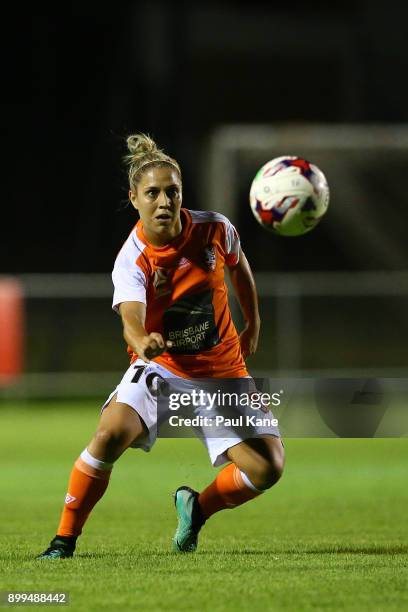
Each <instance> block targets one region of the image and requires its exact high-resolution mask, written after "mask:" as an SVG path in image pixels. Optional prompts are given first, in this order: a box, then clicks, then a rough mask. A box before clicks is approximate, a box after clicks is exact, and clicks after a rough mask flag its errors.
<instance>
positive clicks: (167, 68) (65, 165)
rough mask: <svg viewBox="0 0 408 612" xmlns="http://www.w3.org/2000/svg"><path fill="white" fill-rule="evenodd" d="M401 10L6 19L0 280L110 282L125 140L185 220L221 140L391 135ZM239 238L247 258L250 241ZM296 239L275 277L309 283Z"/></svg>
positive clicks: (262, 6)
mask: <svg viewBox="0 0 408 612" xmlns="http://www.w3.org/2000/svg"><path fill="white" fill-rule="evenodd" d="M403 5H404V3H397V2H372V1H371V2H370V1H356V2H352V3H338V4H337V3H327V2H316V1H314V2H302V1H292V2H289V3H280V2H259V1H257V0H254V1H252V2H251V3H240V2H217V3H212V2H203V3H197V2H191V3H181V2H180V3H177V2H175V3H174V2H166V1H162V2H160V1H152V2H117V3H115V4H112V3H108V4H102V3H96V2H88V3H83V2H71V3H64V5H63V9H62V8H61V10H60V12H59V14H51V13H49V14H45V13H38V14H27V13H26V12H25V9H24V7H20V6H19V7H16V9H15V11H19V13H18V14H15V15H14V21H13V24H12V25H10V27H9V25H8V24H7V23H4V22H3V34H4V37H3V40H4V41H6V42H5V44H4V49H3V54H2V56H3V57H2V75H3V76H2V82H3V88H2V89H3V93H2V101H1V106H2V124H3V130H4V131H3V133H4V140H3V172H4V176H3V190H2V195H3V198H2V200H3V203H2V209H3V213H2V219H3V222H2V224H1V225H2V229H1V268H0V272H3V273H25V272H110V270H111V268H112V264H113V259H114V257H115V254H116V252H117V251H118V249H119V248H120V246H121V244H122V242H123V240H124V239H125V237H126V236H127V233H128V231H129V229H130V228H131V226H132V224H133V223H134V220H135V216H134V213H133V211H131V210H130V209H129V208H126V202H127V179H126V174H125V171H124V169H123V165H122V164H121V157H122V156H123V154H124V153H125V146H124V138H125V137H126V135H127V134H129V133H132V132H135V131H144V132H148V133H150V134H151V135H152V136H153V137H154V138H155V139H156V140H157V142H158V143H159V144H160V145H161V146H163V147H164V148H165V150H166V151H167V152H168V153H169V154H170V155H172V156H174V157H176V158H177V159H178V160H179V162H180V164H181V166H182V169H183V180H184V204H185V205H186V206H187V207H188V208H196V207H198V206H199V201H200V197H199V196H200V194H199V189H200V181H199V169H200V165H201V164H202V152H203V150H204V147H205V144H206V142H207V139H208V137H209V135H210V134H211V131H212V130H213V129H214V128H215V127H216V126H218V125H220V124H223V123H239V122H247V123H256V122H259V123H272V124H281V123H285V122H290V123H296V122H299V123H302V122H308V123H310V122H312V123H314V122H315V123H318V122H323V123H331V122H335V123H367V125H369V124H370V123H396V124H398V123H402V122H405V121H406V120H407V108H408V106H407V104H408V96H407V86H406V82H407V74H408V61H407V59H408V53H407V49H408V45H407V41H406V37H407V34H406V32H407V23H408V20H407V9H406V6H403ZM265 161H266V160H265ZM255 171H256V168H254V173H255ZM248 190H249V185H248ZM402 197H403V198H405V193H403V194H402ZM208 208H211V206H208ZM221 212H222V211H221ZM407 217H408V216H407ZM407 217H406V218H405V222H406V221H407ZM238 229H239V231H240V233H241V237H242V240H243V243H244V244H247V245H250V244H251V241H252V234H251V231H252V226H250V225H249V226H248V224H243V225H242V227H239V228H238ZM313 235H314V238H313V240H314V243H313V244H314V252H315V253H316V258H315V260H314V261H312V264H313V267H314V268H319V267H320V268H321V269H324V268H325V267H326V266H327V268H329V269H342V268H353V262H346V264H345V262H344V259H342V258H340V257H339V258H336V252H335V249H333V250H332V251H331V252H330V256H329V257H327V258H323V257H321V256H320V254H321V253H323V252H327V251H328V250H329V249H330V244H329V243H328V242H327V236H325V234H324V233H323V232H320V231H319V229H316V230H315V232H313ZM306 239H307V238H306V237H304V238H301V239H299V240H296V241H294V242H293V241H291V243H290V252H291V255H292V256H291V257H289V258H282V259H281V264H280V266H279V268H280V269H281V270H282V271H285V270H295V269H296V268H302V267H303V268H305V267H306V268H307V265H308V264H307V265H305V263H304V258H302V257H298V255H300V254H301V253H302V249H304V242H303V241H304V240H306ZM275 240H276V239H275ZM272 244H274V245H277V244H278V243H277V242H275V243H272V242H271V245H272ZM249 248H250V247H249ZM271 248H272V247H271ZM276 248H285V249H288V248H289V247H288V246H287V243H286V244H285V246H284V247H281V246H279V247H276ZM256 267H257V262H256V261H255V268H256Z"/></svg>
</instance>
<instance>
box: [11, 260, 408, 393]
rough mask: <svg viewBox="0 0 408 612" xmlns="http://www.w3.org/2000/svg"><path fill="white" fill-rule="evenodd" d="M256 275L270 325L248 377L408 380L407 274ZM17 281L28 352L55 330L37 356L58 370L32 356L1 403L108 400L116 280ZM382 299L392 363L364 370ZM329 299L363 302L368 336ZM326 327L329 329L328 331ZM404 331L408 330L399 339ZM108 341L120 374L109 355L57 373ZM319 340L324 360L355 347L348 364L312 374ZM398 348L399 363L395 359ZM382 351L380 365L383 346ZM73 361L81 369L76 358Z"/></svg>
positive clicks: (121, 358)
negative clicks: (312, 323) (57, 359)
mask: <svg viewBox="0 0 408 612" xmlns="http://www.w3.org/2000/svg"><path fill="white" fill-rule="evenodd" d="M255 276H256V282H257V287H258V293H259V296H260V309H261V316H262V318H263V319H264V320H265V323H264V327H263V330H262V333H261V338H260V351H259V352H260V355H261V356H262V359H261V361H259V360H258V362H257V361H256V360H257V357H256V356H255V357H254V358H253V359H252V361H251V362H249V367H250V371H251V373H252V374H253V375H254V376H268V377H279V376H281V377H288V376H293V377H303V376H329V377H331V376H359V375H362V376H376V377H377V376H378V377H399V376H401V377H406V376H407V375H408V351H407V350H406V347H407V346H408V342H407V340H408V338H407V336H406V330H407V329H408V272H376V273H343V272H342V273H299V274H269V273H268V274H267V273H260V274H256V275H255ZM19 280H20V281H21V283H22V285H23V288H24V293H25V296H26V304H27V313H28V319H27V330H26V333H27V346H28V351H29V352H30V351H33V352H35V351H37V348H36V347H37V346H38V338H40V340H41V339H42V338H44V335H45V334H46V333H47V331H48V327H54V328H55V332H54V333H55V334H57V335H56V336H55V335H54V336H53V338H54V340H53V341H52V342H51V341H50V342H49V343H47V342H45V345H44V342H42V343H41V344H40V348H39V349H38V350H40V351H41V354H42V355H43V356H44V357H43V360H42V362H41V363H45V364H47V363H48V364H49V363H51V364H52V365H53V371H49V369H48V370H47V368H45V369H43V368H39V367H38V365H37V366H35V365H33V364H35V362H36V355H35V354H34V355H33V354H31V355H30V354H29V355H27V360H26V362H27V366H28V367H27V370H26V372H25V373H24V374H23V376H22V377H21V378H20V379H19V380H18V381H16V382H15V383H14V384H13V385H12V386H9V387H7V388H4V389H2V390H0V396H2V397H3V398H13V397H20V398H22V397H23V398H24V397H27V398H30V397H65V396H67V397H73V396H77V397H86V396H99V395H100V396H101V397H102V396H104V395H106V394H107V393H108V392H109V391H110V390H111V388H112V387H113V386H114V385H116V384H117V382H118V381H119V379H120V377H121V375H122V373H123V370H124V369H125V367H126V363H127V358H126V355H125V352H124V348H125V347H124V345H123V341H122V338H121V327H120V321H119V318H118V317H117V316H116V315H115V314H114V313H112V314H110V304H111V296H112V285H111V279H110V275H109V274H106V275H105V274H101V275H98V274H89V275H60V274H58V275H49V274H36V275H23V276H20V277H19ZM308 298H312V299H313V300H315V301H314V302H313V309H312V310H313V313H315V314H314V316H315V318H316V320H317V321H320V320H321V321H322V324H321V325H320V326H318V327H320V328H316V329H315V330H310V329H309V328H308V325H309V322H308V320H307V317H306V318H305V301H306V300H307V299H308ZM384 298H385V299H386V303H387V305H389V306H392V311H391V312H392V313H394V314H393V317H394V321H392V320H391V322H390V321H389V319H390V317H389V316H386V319H387V320H388V324H389V325H390V329H394V327H395V326H394V322H395V325H397V328H396V331H395V335H394V337H393V338H394V339H393V340H392V345H391V348H390V349H389V350H388V357H387V358H385V357H384V364H382V363H381V362H380V363H378V362H377V364H376V365H375V366H373V364H372V363H368V362H367V363H361V358H360V362H359V364H358V365H356V364H355V363H353V359H352V350H353V346H354V348H355V349H356V348H357V347H358V345H359V344H361V342H363V343H364V342H366V343H370V342H372V341H373V337H374V336H375V335H378V334H380V332H381V326H383V327H384V325H385V320H383V319H384V318H382V309H383V306H382V304H383V303H384ZM326 299H330V303H331V304H332V306H331V307H330V308H331V309H332V310H333V309H335V308H336V307H335V306H334V307H333V304H335V303H336V300H345V302H344V303H347V302H348V301H349V300H350V299H358V300H360V301H361V300H362V311H363V315H361V312H360V314H358V317H361V316H363V318H365V319H367V320H368V319H369V323H368V324H367V321H365V330H366V331H365V332H364V334H365V335H364V336H363V337H362V338H359V339H356V338H355V334H356V329H357V330H358V329H359V328H361V326H362V323H360V321H357V323H356V328H353V325H351V324H350V323H347V321H346V320H344V326H340V329H334V327H336V326H337V327H339V325H338V321H339V317H340V320H341V312H337V317H336V321H337V324H336V326H334V325H333V324H332V323H330V321H329V323H325V320H326V319H325V314H327V311H328V308H327V306H326V304H325V300H326ZM377 299H379V300H381V304H379V305H376V300H377ZM98 300H99V302H98V303H99V307H100V310H103V312H104V316H105V312H106V320H105V319H103V321H102V322H100V321H99V322H97V320H96V319H95V325H97V326H98V329H96V330H95V329H94V328H93V321H94V319H93V315H92V313H93V310H94V309H93V307H92V304H93V303H95V304H96V302H97V301H98ZM269 300H270V301H269ZM67 301H68V302H69V303H70V304H73V305H75V309H74V311H73V313H72V312H71V316H72V319H73V320H74V322H76V323H78V324H79V323H81V326H82V327H81V328H80V329H81V331H79V332H78V333H77V335H76V336H75V333H74V334H73V333H72V332H71V331H70V329H71V328H70V327H69V325H68V326H67V325H66V324H65V320H64V316H63V315H62V314H60V313H62V308H63V306H64V305H66V303H67ZM50 303H53V305H54V309H53V310H52V312H51V311H50V312H49V304H50ZM364 304H365V305H364ZM34 306H35V307H36V310H37V311H38V310H39V311H40V312H41V313H42V318H41V321H42V322H41V325H42V328H41V330H39V329H34V327H35V325H36V324H35V321H34V320H31V318H30V309H32V308H33V307H34ZM85 306H86V307H88V309H89V310H90V312H91V314H90V315H89V314H86V317H90V318H89V323H88V322H86V324H84V321H83V320H82V319H83V318H84V317H85V314H84V313H83V307H85ZM329 310H330V309H329ZM233 311H234V312H235V315H234V318H235V316H236V317H237V319H236V320H238V315H237V312H236V303H235V304H234V303H233ZM356 316H357V311H356ZM55 318H57V320H55ZM349 319H350V321H352V320H353V307H351V316H350V317H349ZM87 321H88V319H87ZM106 321H108V322H109V325H110V326H111V327H110V328H109V330H107V328H106V325H107V324H106ZM268 321H269V322H268ZM401 322H402V324H401ZM325 324H327V329H326V330H325V327H324V326H325ZM399 325H402V327H398V326H399ZM76 329H77V327H76V325H75V330H76ZM399 329H402V330H405V331H403V332H401V333H400V331H399ZM332 332H336V334H337V335H334V336H333V333H332ZM59 334H65V336H64V338H65V339H61V338H62V336H61V338H60V336H59ZM104 334H105V335H106V336H108V335H109V338H110V344H109V346H107V348H106V351H109V352H110V351H111V348H110V346H115V347H116V349H117V356H116V353H115V356H114V358H113V363H114V365H116V363H117V364H118V365H117V367H111V368H110V369H109V370H106V369H104V367H103V365H102V363H103V361H104V360H103V359H102V357H103V350H102V351H101V350H100V349H95V354H94V353H92V357H89V358H88V357H87V356H85V357H84V359H82V367H81V369H80V370H76V369H71V368H70V369H67V367H66V365H64V362H63V361H62V365H60V367H59V369H57V368H56V367H55V368H54V358H53V355H54V354H55V355H57V353H61V352H62V353H64V351H68V352H69V350H72V346H76V347H77V349H78V350H79V351H80V352H85V353H86V355H87V351H88V349H89V346H90V344H92V343H94V342H95V337H98V338H101V341H102V346H104V344H103V338H104ZM305 334H306V336H305ZM35 335H36V337H37V341H36V342H34V341H33V340H32V338H33V336H35ZM385 335H387V334H385ZM380 336H381V334H380ZM305 337H306V338H308V340H307V342H308V345H307V346H304V344H305ZM317 337H319V352H321V353H322V357H323V361H324V353H325V351H327V352H328V353H329V352H330V354H331V355H333V354H334V355H335V354H336V349H337V347H336V346H333V343H336V342H339V343H341V342H342V339H344V340H345V342H347V345H348V346H350V347H351V349H350V354H351V357H350V356H348V357H347V359H343V358H342V357H341V356H339V358H338V359H336V358H334V362H335V363H334V362H333V357H332V358H331V359H332V363H331V364H330V363H329V362H328V363H327V364H326V365H325V364H323V365H320V366H319V367H318V368H317V367H310V366H309V365H308V360H307V353H308V352H309V348H310V346H309V343H310V342H311V343H313V342H314V338H317ZM336 338H337V340H336ZM339 338H340V340H339ZM354 342H355V345H354V344H353V343H354ZM48 344H49V345H48ZM68 345H69V346H70V347H71V348H69V346H68ZM71 345H72V346H71ZM374 345H375V344H372V345H370V346H374ZM394 345H395V355H396V358H395V359H394V357H393V353H394ZM81 347H82V348H81ZM378 350H379V351H380V353H379V354H380V357H379V359H380V360H381V350H382V349H381V347H379V349H378ZM366 353H367V355H368V357H370V353H371V349H370V347H368V349H367V351H366ZM305 354H306V357H305ZM404 355H405V359H404ZM72 361H73V362H75V356H74V357H73V358H72ZM368 361H370V359H369V360H368ZM251 363H252V367H251ZM87 364H88V365H87ZM269 364H271V365H269ZM305 364H306V366H305ZM91 365H92V368H91V367H90V366H91ZM91 370H92V371H91Z"/></svg>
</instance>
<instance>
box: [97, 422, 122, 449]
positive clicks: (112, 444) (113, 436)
mask: <svg viewBox="0 0 408 612" xmlns="http://www.w3.org/2000/svg"><path fill="white" fill-rule="evenodd" d="M128 438H129V434H128V432H127V431H126V430H123V429H118V428H113V427H100V428H99V429H98V430H97V431H96V433H95V436H94V440H95V442H96V444H97V445H98V447H99V448H106V449H113V448H117V447H121V446H123V445H124V444H125V443H126V441H127V440H128Z"/></svg>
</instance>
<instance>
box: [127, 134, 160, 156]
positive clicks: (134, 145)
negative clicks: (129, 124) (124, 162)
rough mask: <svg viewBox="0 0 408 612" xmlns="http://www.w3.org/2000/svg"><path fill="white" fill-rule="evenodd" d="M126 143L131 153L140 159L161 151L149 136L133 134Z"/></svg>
mask: <svg viewBox="0 0 408 612" xmlns="http://www.w3.org/2000/svg"><path fill="white" fill-rule="evenodd" d="M126 142H127V147H128V150H129V153H130V154H131V155H137V156H138V157H139V156H142V155H146V154H152V153H158V152H159V151H160V149H159V148H158V147H157V145H156V143H155V142H154V140H153V139H152V138H150V136H148V135H147V134H132V135H131V136H129V137H128V138H127V140H126Z"/></svg>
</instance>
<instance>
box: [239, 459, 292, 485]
mask: <svg viewBox="0 0 408 612" xmlns="http://www.w3.org/2000/svg"><path fill="white" fill-rule="evenodd" d="M283 468H284V458H283V455H278V454H276V455H273V456H272V457H270V458H268V460H266V459H262V460H260V461H259V462H257V464H256V466H254V467H253V468H252V470H251V472H252V474H251V475H250V474H248V477H249V478H250V479H251V481H252V482H253V484H254V485H255V486H256V487H257V488H258V489H262V490H263V489H270V488H271V487H273V485H274V484H276V483H277V482H278V480H279V479H280V478H281V476H282V474H283Z"/></svg>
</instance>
